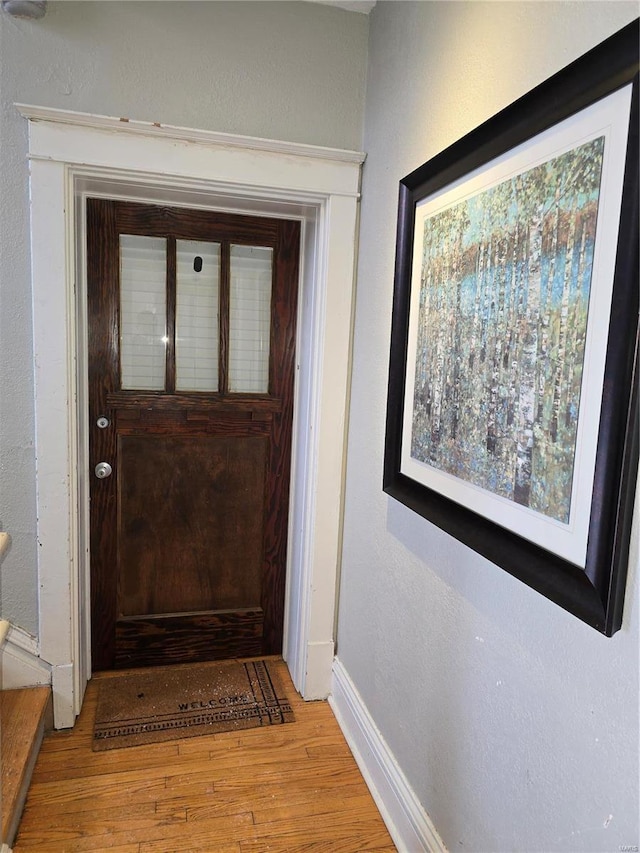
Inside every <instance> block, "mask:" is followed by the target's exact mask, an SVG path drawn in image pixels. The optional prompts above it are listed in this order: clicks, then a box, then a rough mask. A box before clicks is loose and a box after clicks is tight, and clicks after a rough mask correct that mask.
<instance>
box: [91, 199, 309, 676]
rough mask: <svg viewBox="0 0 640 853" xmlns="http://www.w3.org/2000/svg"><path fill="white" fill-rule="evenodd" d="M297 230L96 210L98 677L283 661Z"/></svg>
mask: <svg viewBox="0 0 640 853" xmlns="http://www.w3.org/2000/svg"><path fill="white" fill-rule="evenodd" d="M299 232H300V229H299V223H296V222H289V221H285V220H279V219H266V218H262V217H245V216H235V215H226V214H217V213H211V212H207V211H195V210H185V209H179V208H168V207H160V206H155V205H140V204H132V203H128V202H114V201H107V200H103V199H89V200H88V201H87V235H88V237H87V279H88V295H87V307H88V318H89V429H90V437H89V452H90V461H91V471H90V478H91V489H90V498H91V511H90V516H91V608H92V612H91V623H92V660H93V668H94V670H100V669H111V668H119V667H129V666H145V665H155V664H163V663H173V662H176V663H177V662H187V661H198V660H213V659H219V658H229V657H242V656H250V655H257V654H273V653H279V652H280V651H281V650H282V625H283V612H284V588H285V565H286V544H287V523H288V519H287V513H288V500H289V471H290V457H291V424H292V412H293V381H294V357H295V352H294V348H295V319H296V297H297V281H298V257H299Z"/></svg>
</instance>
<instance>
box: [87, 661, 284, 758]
mask: <svg viewBox="0 0 640 853" xmlns="http://www.w3.org/2000/svg"><path fill="white" fill-rule="evenodd" d="M293 721H294V716H293V711H292V710H291V706H290V704H289V701H288V700H287V698H286V695H285V693H284V690H283V688H282V685H281V684H280V682H279V680H278V677H277V674H276V673H275V671H274V668H273V667H271V666H270V665H269V661H267V660H251V661H218V662H215V663H202V664H193V665H189V666H178V667H156V668H153V669H148V670H145V671H143V672H136V673H128V674H126V675H121V676H114V677H112V678H105V679H104V680H103V681H101V682H100V685H99V688H98V704H97V708H96V718H95V724H94V729H93V749H94V750H96V751H97V750H104V749H116V748H118V747H124V746H139V745H141V744H146V743H156V742H158V741H164V740H174V739H176V738H184V737H195V736H196V735H203V734H213V733H214V732H226V731H232V730H234V729H250V728H255V727H258V726H273V725H278V724H280V723H291V722H293Z"/></svg>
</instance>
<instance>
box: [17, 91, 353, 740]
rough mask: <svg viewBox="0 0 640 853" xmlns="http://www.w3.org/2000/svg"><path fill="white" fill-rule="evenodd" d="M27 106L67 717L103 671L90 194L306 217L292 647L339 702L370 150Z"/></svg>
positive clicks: (44, 433)
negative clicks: (339, 622) (90, 424)
mask: <svg viewBox="0 0 640 853" xmlns="http://www.w3.org/2000/svg"><path fill="white" fill-rule="evenodd" d="M19 109H20V110H21V112H22V114H23V115H25V116H26V117H28V118H29V159H30V191H31V249H32V285H33V315H34V318H33V323H34V350H35V352H34V365H35V368H34V374H35V400H36V478H37V502H38V541H39V546H40V547H39V549H38V576H39V578H38V579H39V587H40V614H39V616H40V647H41V657H42V658H43V659H44V660H45V661H46V662H47V663H49V664H50V665H51V667H52V668H53V689H54V717H55V725H56V726H58V727H59V726H61V725H69V724H70V723H69V722H68V721H69V720H71V721H72V720H73V715H74V714H77V713H78V712H79V710H80V704H81V700H82V695H83V693H84V687H85V685H86V681H87V679H88V677H89V674H90V673H89V666H88V660H89V649H88V637H89V624H88V623H89V618H90V617H89V613H90V608H89V601H88V588H89V583H88V577H89V570H88V548H87V545H86V543H87V541H88V539H87V533H86V530H87V527H86V524H87V522H86V518H87V513H86V506H85V504H86V494H87V477H88V476H89V473H88V472H89V468H88V457H87V441H86V431H87V423H86V416H85V415H84V414H83V410H84V401H85V400H86V361H84V362H83V360H84V359H85V357H86V345H85V342H84V338H85V336H86V323H84V319H83V311H84V310H85V309H84V306H83V296H82V294H83V290H84V287H85V281H84V275H83V256H82V252H81V251H78V250H77V247H78V245H81V243H82V234H83V227H82V209H83V199H84V198H85V197H86V196H87V195H89V194H100V195H106V196H108V197H120V198H122V197H126V198H130V199H132V200H147V201H149V200H151V201H156V202H157V203H160V204H184V205H188V206H192V204H195V206H200V207H204V208H208V209H215V210H226V211H234V212H241V213H242V212H247V213H258V214H260V213H262V214H263V215H275V216H286V217H289V218H297V219H300V220H301V222H302V225H303V238H304V239H303V245H304V248H303V258H302V273H301V298H300V300H299V302H300V312H301V313H300V316H299V334H298V343H299V355H298V364H297V367H298V371H297V379H296V396H295V404H294V408H295V412H294V429H295V434H294V446H293V471H292V489H291V512H290V547H289V566H288V577H287V600H286V602H285V610H286V623H285V629H286V634H285V646H284V657H285V659H286V660H287V662H288V664H289V666H290V669H291V672H292V676H293V679H294V684H295V685H296V688H297V689H298V690H299V691H300V692H301V693H302V695H303V696H305V697H308V698H322V697H325V696H327V695H328V693H329V690H330V686H331V658H332V654H331V653H326V654H316V653H315V650H317V649H318V648H324V649H325V650H326V649H331V650H332V648H333V641H334V616H335V611H336V596H337V571H338V558H339V543H340V506H341V495H342V488H343V473H344V471H343V464H344V458H343V454H344V444H345V422H346V406H347V393H348V377H349V369H350V336H351V315H352V296H353V283H354V259H355V242H356V227H357V211H358V201H359V187H360V163H361V162H362V155H358V156H357V157H351V155H350V154H349V152H347V155H348V156H347V155H345V157H342V158H341V155H339V154H338V155H336V156H335V157H333V156H332V157H329V156H328V155H327V149H322V150H320V149H314V148H313V146H311V147H310V146H302V147H300V146H297V145H294V144H291V145H289V144H286V145H285V146H284V147H283V146H282V144H281V143H274V144H273V145H272V146H271V147H268V146H263V145H262V143H263V142H264V140H258V141H257V143H256V144H254V143H253V141H251V140H249V141H247V139H246V138H244V137H233V140H232V141H229V140H227V135H226V134H213V135H212V134H211V133H209V132H208V131H202V132H200V131H194V132H193V133H191V134H189V133H186V135H184V136H182V137H180V139H181V144H179V145H178V144H176V138H178V136H177V134H178V133H179V132H181V129H179V128H172V129H171V133H170V134H167V133H156V130H161V128H156V129H155V130H153V131H151V130H150V127H155V126H154V125H151V126H149V125H148V124H146V123H144V122H142V123H141V122H132V121H130V122H120V121H119V120H113V119H110V118H108V117H101V116H91V115H83V114H78V113H67V112H64V111H58V110H48V109H46V108H40V107H33V108H31V107H24V106H20V107H19ZM227 143H228V144H227ZM244 143H246V145H245V144H244ZM314 152H315V153H314ZM352 153H353V152H352ZM316 155H317V156H316ZM83 324H84V325H83ZM65 332H66V334H65ZM309 690H311V691H312V696H311V695H309V693H308V691H309ZM62 721H64V722H62Z"/></svg>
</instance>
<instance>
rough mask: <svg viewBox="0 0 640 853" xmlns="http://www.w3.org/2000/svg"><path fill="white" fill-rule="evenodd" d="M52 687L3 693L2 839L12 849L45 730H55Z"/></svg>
mask: <svg viewBox="0 0 640 853" xmlns="http://www.w3.org/2000/svg"><path fill="white" fill-rule="evenodd" d="M52 722H53V720H52V702H51V689H50V688H49V687H26V688H22V689H20V690H3V691H2V692H0V735H1V738H0V750H1V752H0V759H1V763H2V781H1V785H2V787H1V789H0V794H1V810H2V838H1V839H0V841H3V842H4V843H5V844H7V845H8V846H9V847H11V845H12V844H13V841H14V839H15V836H16V832H17V830H18V824H19V822H20V817H21V816H22V810H23V808H24V803H25V800H26V797H27V790H28V788H29V783H30V782H31V774H32V773H33V768H34V766H35V763H36V758H37V757H38V752H39V750H40V745H41V743H42V738H43V736H44V732H45V730H48V729H50V728H51V727H52Z"/></svg>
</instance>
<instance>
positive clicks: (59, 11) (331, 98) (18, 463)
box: [0, 2, 368, 634]
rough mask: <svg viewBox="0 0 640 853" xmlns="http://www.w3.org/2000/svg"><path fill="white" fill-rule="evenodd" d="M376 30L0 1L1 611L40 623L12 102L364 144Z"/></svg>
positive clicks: (25, 282)
mask: <svg viewBox="0 0 640 853" xmlns="http://www.w3.org/2000/svg"><path fill="white" fill-rule="evenodd" d="M367 34H368V19H367V17H366V16H365V15H361V14H358V13H355V12H345V11H343V10H341V9H334V8H330V7H327V6H319V5H314V4H310V3H295V2H291V3H289V2H285V3H271V2H268V3H264V2H259V3H249V2H243V3H238V2H230V3H225V2H193V3H191V2H160V3H154V2H126V3H121V2H58V3H57V2H50V3H49V8H48V12H47V15H46V17H45V18H43V19H42V20H40V21H35V22H34V21H26V20H19V19H14V18H10V17H9V16H8V15H6V14H4V13H2V14H0V86H1V88H0V98H1V105H0V109H1V112H0V121H1V125H0V145H1V149H0V198H1V200H2V203H1V205H0V276H1V278H0V300H1V301H0V324H1V325H0V407H1V411H0V529H5V530H8V531H9V532H10V533H11V535H12V537H13V544H12V548H11V551H10V553H9V555H8V556H7V558H6V560H5V562H4V563H3V565H2V587H1V589H2V607H1V610H0V612H1V613H2V615H3V616H4V617H5V618H8V619H10V620H11V621H12V622H14V623H16V624H18V625H20V626H21V627H23V628H25V629H26V630H28V631H30V632H32V633H33V634H37V633H38V622H37V619H38V616H37V575H36V550H37V544H36V517H35V513H36V508H35V462H34V411H33V354H32V333H31V293H30V266H29V225H28V195H27V192H28V187H27V176H28V172H27V162H26V151H27V139H26V121H25V120H23V119H21V118H20V117H19V116H18V114H17V112H16V111H15V109H14V107H13V104H14V103H15V102H22V103H31V104H38V105H44V106H51V107H59V108H63V109H70V110H79V111H84V112H93V113H101V114H106V115H115V116H128V117H130V118H133V119H141V120H149V121H161V122H163V123H165V124H174V125H181V126H185V127H195V128H204V129H211V130H219V131H223V132H227V133H242V134H248V135H251V136H259V137H269V138H274V139H284V140H289V141H294V142H306V143H311V144H315V145H326V146H330V147H336V148H357V149H359V148H360V145H361V141H362V123H363V107H364V90H365V77H366V54H367ZM60 333H61V334H62V333H63V330H62V329H61V330H60ZM61 404H62V401H61Z"/></svg>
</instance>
